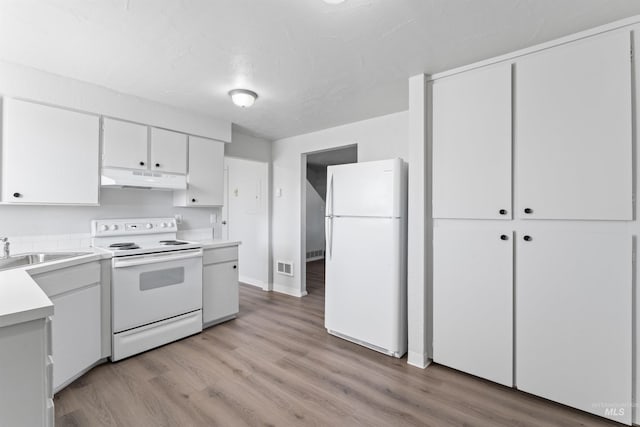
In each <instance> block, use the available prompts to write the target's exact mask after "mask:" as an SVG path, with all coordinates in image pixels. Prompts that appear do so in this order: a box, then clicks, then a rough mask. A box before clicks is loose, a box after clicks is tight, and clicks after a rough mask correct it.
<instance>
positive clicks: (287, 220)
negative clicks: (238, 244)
mask: <svg viewBox="0 0 640 427" xmlns="http://www.w3.org/2000/svg"><path fill="white" fill-rule="evenodd" d="M408 117H409V116H408V113H407V112H406V111H403V112H400V113H394V114H389V115H386V116H381V117H377V118H373V119H369V120H363V121H360V122H356V123H350V124H347V125H344V126H338V127H334V128H330V129H325V130H321V131H318V132H313V133H309V134H305V135H300V136H294V137H290V138H284V139H281V140H278V141H275V142H274V143H273V153H272V158H273V190H274V195H273V213H272V250H273V262H275V261H277V260H285V261H293V263H294V268H293V273H294V276H293V277H288V276H283V275H280V274H274V275H273V289H274V290H275V291H279V292H283V293H288V294H291V295H297V296H302V295H304V292H305V290H304V286H303V284H304V281H303V280H302V279H303V278H302V274H301V271H303V270H302V268H301V266H302V263H303V262H304V261H303V258H302V255H303V254H302V248H301V242H302V240H303V238H304V232H305V230H303V229H302V224H301V223H302V206H301V196H302V186H301V184H302V179H301V177H302V169H303V167H306V165H303V163H302V154H303V153H310V152H314V151H319V150H326V149H329V148H337V147H342V146H346V145H352V144H357V146H358V161H359V162H366V161H370V160H382V159H389V158H394V157H401V158H403V159H405V160H407V158H408V136H407V135H408ZM278 189H281V196H280V197H278V193H277V192H278Z"/></svg>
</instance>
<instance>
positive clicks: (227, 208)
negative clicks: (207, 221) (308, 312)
mask: <svg viewBox="0 0 640 427" xmlns="http://www.w3.org/2000/svg"><path fill="white" fill-rule="evenodd" d="M224 163H225V168H224V171H225V172H224V173H225V181H226V185H225V204H224V207H223V211H222V238H223V239H225V238H226V239H228V240H237V241H240V242H242V244H241V245H240V246H239V247H238V252H239V253H238V256H239V259H240V262H239V263H238V268H239V271H238V273H239V279H240V281H241V282H242V283H246V284H249V285H253V286H258V287H260V288H262V289H264V290H269V245H270V243H269V190H268V189H269V165H268V164H267V163H266V162H258V161H254V160H245V159H240V158H236V157H225V159H224Z"/></svg>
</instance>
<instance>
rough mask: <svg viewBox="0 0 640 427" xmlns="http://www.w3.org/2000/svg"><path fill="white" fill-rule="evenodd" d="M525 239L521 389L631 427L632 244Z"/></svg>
mask: <svg viewBox="0 0 640 427" xmlns="http://www.w3.org/2000/svg"><path fill="white" fill-rule="evenodd" d="M525 236H529V239H530V240H528V241H527V240H525ZM525 236H523V235H521V236H519V237H518V245H517V269H516V271H517V278H516V298H517V299H516V384H517V387H518V388H519V389H521V390H524V391H527V392H529V393H533V394H536V395H538V396H542V397H545V398H547V399H551V400H554V401H556V402H560V403H563V404H565V405H569V406H573V407H575V408H579V409H582V410H584V411H587V412H591V413H594V414H597V415H600V416H603V417H607V418H611V419H613V420H616V421H619V422H622V423H626V424H630V422H631V374H632V363H631V355H632V349H631V334H632V313H631V309H632V291H631V283H632V242H631V237H630V236H628V235H624V234H617V233H603V232H587V231H580V232H578V231H535V232H532V233H528V234H526V235H525ZM621 410H622V412H621Z"/></svg>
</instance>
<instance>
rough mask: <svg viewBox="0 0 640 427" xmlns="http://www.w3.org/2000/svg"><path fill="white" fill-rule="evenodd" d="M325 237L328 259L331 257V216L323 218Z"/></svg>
mask: <svg viewBox="0 0 640 427" xmlns="http://www.w3.org/2000/svg"><path fill="white" fill-rule="evenodd" d="M324 229H325V235H326V236H325V238H326V240H327V252H328V254H329V259H331V252H332V249H333V217H332V216H328V217H326V218H325V225H324Z"/></svg>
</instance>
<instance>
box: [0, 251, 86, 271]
mask: <svg viewBox="0 0 640 427" xmlns="http://www.w3.org/2000/svg"><path fill="white" fill-rule="evenodd" d="M90 253H91V252H39V253H28V254H17V255H12V256H10V257H9V258H0V270H8V269H10V268H18V267H25V266H27V265H34V264H42V263H43V262H49V261H56V260H59V259H65V258H73V257H76V256H80V255H88V254H90Z"/></svg>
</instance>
